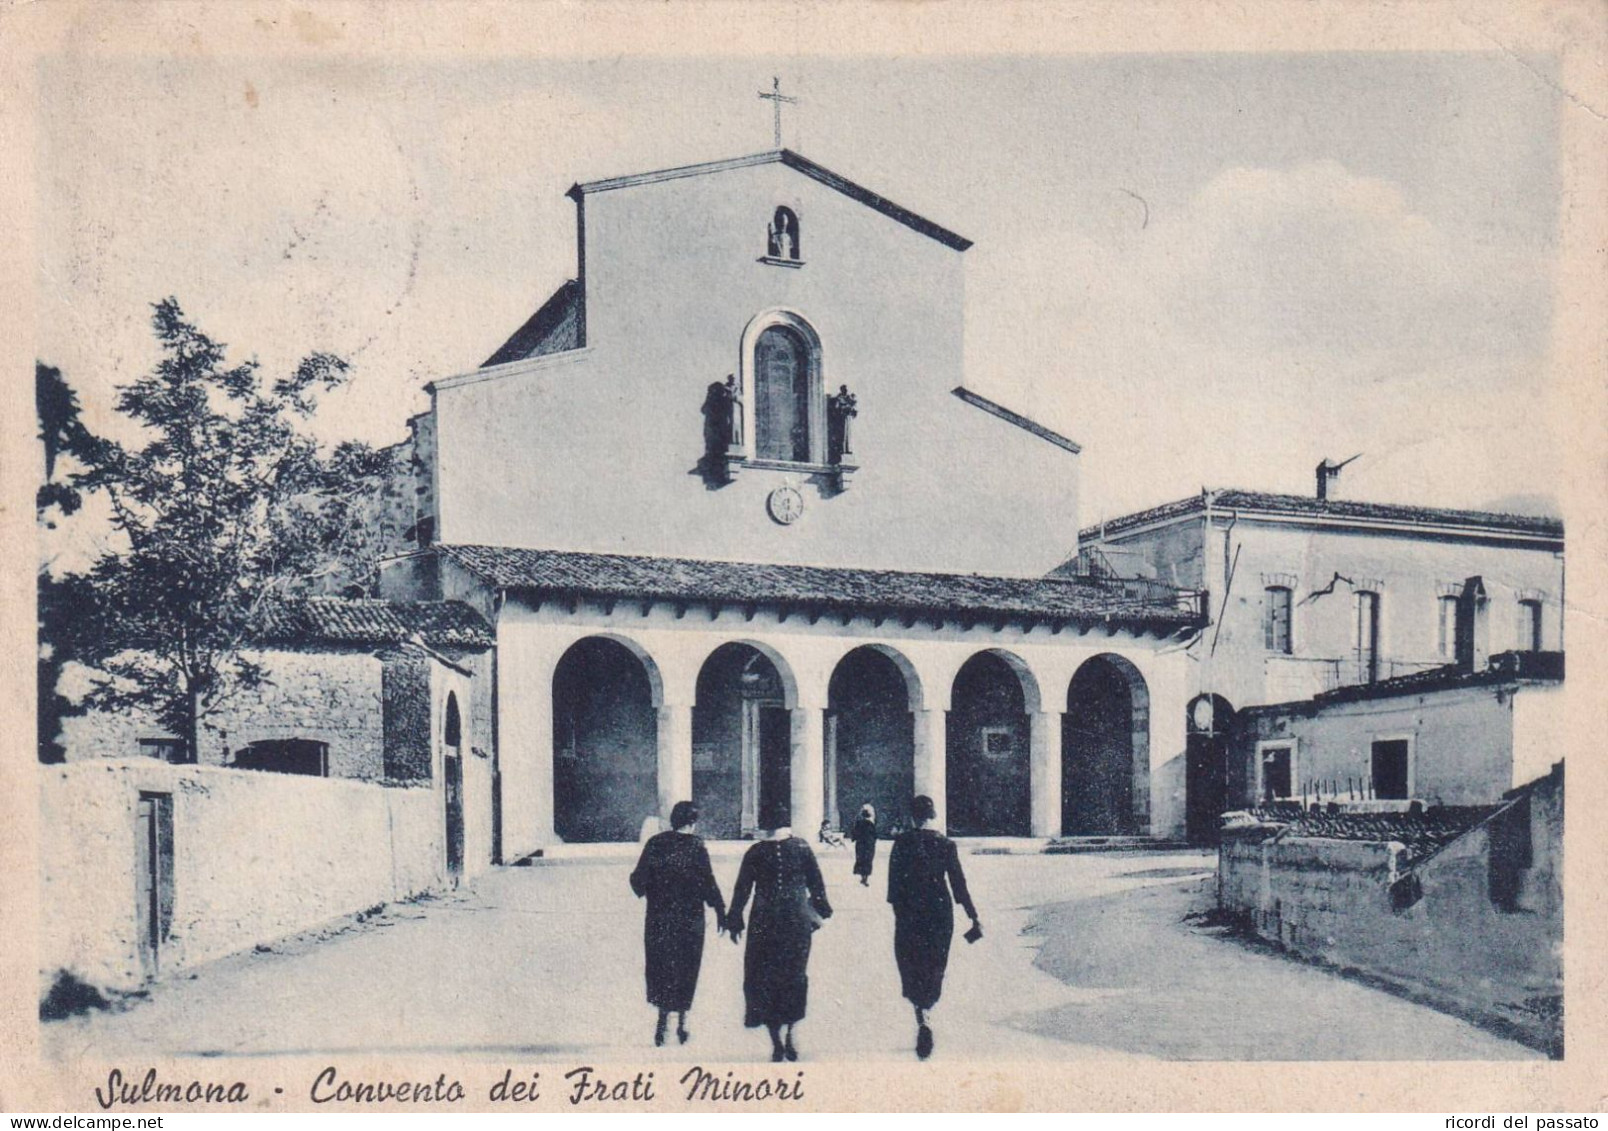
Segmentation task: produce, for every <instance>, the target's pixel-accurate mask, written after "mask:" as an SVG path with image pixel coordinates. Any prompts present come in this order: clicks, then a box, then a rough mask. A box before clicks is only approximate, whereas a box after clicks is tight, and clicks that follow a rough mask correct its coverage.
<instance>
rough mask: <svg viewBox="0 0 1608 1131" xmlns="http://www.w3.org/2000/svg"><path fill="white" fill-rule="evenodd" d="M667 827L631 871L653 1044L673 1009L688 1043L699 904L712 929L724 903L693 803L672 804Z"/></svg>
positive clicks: (700, 933) (700, 929) (660, 1040)
mask: <svg viewBox="0 0 1608 1131" xmlns="http://www.w3.org/2000/svg"><path fill="white" fill-rule="evenodd" d="M670 826H671V831H670V832H667V833H659V834H658V835H657V836H654V837H652V838H650V839H649V841H648V843H647V844H645V845H643V846H642V857H641V859H639V860H638V861H637V866H636V870H635V871H634V872H632V873H631V890H632V891H634V892H636V893H637V895H638V896H639V897H640V896H646V897H647V900H648V915H647V920H646V922H645V923H644V924H643V928H642V950H643V953H644V955H645V957H646V959H647V962H646V966H647V970H646V974H647V982H648V1004H649V1005H656V1006H658V1007H659V1021H658V1024H657V1025H655V1026H654V1029H653V1043H654V1044H656V1045H662V1044H664V1031H665V1028H666V1026H667V1025H668V1024H669V1020H670V1014H672V1013H674V1014H675V1015H676V1037H677V1038H678V1039H679V1040H680V1041H681V1043H682V1044H686V1043H687V1038H688V1037H689V1036H690V1035H691V1034H689V1033H688V1032H687V1011H688V1010H689V1009H691V1008H692V995H693V994H694V993H695V992H696V991H697V989H698V968H699V967H700V966H702V965H703V947H704V904H706V903H707V904H708V905H709V906H710V907H713V908H714V909H715V923H716V925H717V927H718V925H719V923H720V922H721V920H722V919H723V918H724V917H725V914H726V901H725V900H724V899H723V898H721V895H720V887H719V885H717V884H716V883H715V873H714V871H713V870H712V869H711V868H710V867H709V850H708V849H707V848H705V847H704V842H703V838H702V837H700V836H698V835H697V833H696V830H697V826H698V807H697V806H696V805H694V804H693V803H692V802H690V801H678V802H676V804H675V807H674V808H673V809H671V810H670Z"/></svg>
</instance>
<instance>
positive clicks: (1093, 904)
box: [45, 845, 1538, 1063]
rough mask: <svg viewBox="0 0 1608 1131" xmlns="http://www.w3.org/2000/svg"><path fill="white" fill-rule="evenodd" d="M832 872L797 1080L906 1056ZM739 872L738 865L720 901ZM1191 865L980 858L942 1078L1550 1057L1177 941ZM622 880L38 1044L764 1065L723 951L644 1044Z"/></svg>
mask: <svg viewBox="0 0 1608 1131" xmlns="http://www.w3.org/2000/svg"><path fill="white" fill-rule="evenodd" d="M885 855H886V845H884V846H883V849H882V855H881V858H879V861H878V865H879V874H878V876H876V877H875V878H874V881H873V886H872V887H871V888H870V889H869V890H868V889H866V888H862V887H860V886H859V885H858V884H857V883H855V882H853V878H852V877H851V876H850V874H849V866H850V856H849V854H848V853H847V852H844V851H838V852H831V851H828V852H827V853H826V855H825V856H824V857H823V861H822V863H823V868H824V870H825V872H826V876H827V885H828V892H829V895H830V898H831V900H832V903H833V906H834V907H835V908H836V911H837V914H836V915H835V916H834V918H833V919H832V920H831V921H830V922H828V923H827V924H826V926H825V927H824V928H823V929H822V930H821V931H820V933H819V934H817V936H816V944H815V951H814V955H813V957H812V959H811V964H810V985H811V994H810V1007H809V1017H808V1018H807V1019H806V1020H805V1022H804V1023H803V1024H801V1025H800V1026H799V1038H800V1047H801V1050H802V1052H803V1056H804V1059H805V1060H820V1059H840V1058H841V1059H850V1058H852V1059H855V1060H859V1061H872V1060H878V1059H904V1058H909V1057H912V1055H913V1054H912V1053H911V1051H910V1050H911V1048H912V1044H913V1040H914V1032H913V1028H914V1026H913V1021H912V1020H911V1016H910V1012H909V1009H908V1007H907V1006H906V1004H905V1003H904V1002H903V1000H902V999H901V998H900V997H899V984H898V978H897V975H896V973H895V971H894V966H893V958H892V934H893V931H892V922H891V915H890V913H889V912H888V909H887V905H886V904H885V903H884V902H883V898H882V880H883V876H882V875H881V874H880V872H881V865H882V864H883V862H884V861H885ZM737 863H738V860H737V857H736V855H734V854H732V853H731V852H729V851H722V852H721V853H719V854H718V855H717V857H716V860H715V871H716V874H717V877H718V878H719V879H720V881H721V883H722V885H723V886H724V888H725V890H727V891H728V892H729V891H730V886H731V884H732V882H733V880H734V879H735V876H736V870H737ZM1212 863H1213V858H1212V857H1211V856H1210V855H1207V854H1204V853H1198V852H1165V853H1162V852H1157V853H1142V854H1126V853H1125V854H1104V855H1085V856H999V855H984V856H967V857H966V858H965V866H966V869H967V873H968V876H969V878H970V880H971V886H972V890H973V892H974V893H975V894H976V895H977V896H978V897H979V905H980V909H981V911H982V915H983V922H984V925H985V927H986V929H987V937H986V938H985V939H984V940H983V941H982V942H980V943H978V944H977V945H976V946H967V945H966V944H965V943H963V942H961V941H960V940H959V939H957V940H956V943H955V948H954V952H953V957H952V959H951V963H950V977H949V980H948V982H947V984H946V987H945V993H944V1000H943V1002H942V1004H941V1005H940V1007H939V1010H938V1012H937V1014H936V1018H935V1025H936V1029H937V1037H938V1047H937V1052H936V1054H935V1059H955V1058H959V1059H969V1060H976V1059H988V1058H1001V1059H1004V1058H1024V1057H1027V1058H1045V1059H1071V1058H1128V1057H1159V1058H1176V1059H1239V1058H1247V1059H1268V1060H1313V1059H1337V1058H1355V1059H1367V1060H1392V1059H1398V1058H1399V1059H1426V1058H1431V1059H1437V1058H1438V1059H1470V1060H1479V1059H1485V1060H1489V1059H1510V1058H1530V1057H1535V1056H1537V1055H1538V1054H1535V1053H1532V1052H1531V1051H1530V1050H1528V1049H1526V1048H1524V1047H1523V1046H1521V1045H1518V1044H1514V1043H1512V1042H1510V1041H1506V1040H1503V1039H1501V1038H1498V1037H1495V1036H1492V1035H1489V1034H1487V1033H1485V1032H1482V1031H1481V1030H1479V1029H1477V1028H1475V1027H1473V1026H1471V1025H1469V1024H1466V1023H1465V1022H1462V1021H1459V1020H1456V1019H1454V1018H1451V1017H1447V1016H1445V1015H1443V1014H1440V1013H1437V1012H1435V1011H1433V1010H1430V1009H1427V1008H1424V1007H1422V1006H1418V1005H1414V1004H1411V1003H1409V1002H1406V1001H1403V1000H1400V999H1398V998H1395V997H1392V996H1390V995H1388V994H1385V993H1383V992H1380V991H1378V990H1374V989H1371V988H1368V987H1366V986H1362V985H1358V984H1356V983H1353V982H1349V981H1346V980H1343V979H1340V978H1336V977H1334V976H1331V975H1329V974H1325V973H1323V972H1321V971H1318V970H1315V969H1313V968H1311V967H1307V966H1304V965H1301V964H1298V963H1295V962H1292V961H1288V960H1285V959H1282V958H1279V957H1276V956H1273V955H1269V954H1267V953H1264V952H1260V951H1256V950H1253V949H1249V948H1247V947H1244V946H1242V945H1240V944H1238V943H1235V942H1232V941H1229V940H1225V939H1221V938H1217V937H1213V936H1212V935H1211V934H1210V933H1207V932H1203V931H1199V930H1197V929H1195V928H1192V927H1190V926H1189V925H1187V924H1185V923H1184V922H1183V921H1182V920H1183V918H1184V916H1185V914H1186V913H1187V912H1188V911H1189V910H1191V909H1192V908H1197V907H1202V906H1205V899H1206V893H1208V892H1209V890H1210V883H1211V873H1210V871H1209V869H1210V868H1211V866H1212ZM629 868H630V863H629V862H628V861H626V860H623V859H589V860H572V861H565V862H555V863H552V864H549V865H545V866H538V867H532V868H508V869H503V870H499V871H496V872H494V873H492V874H491V875H488V876H486V877H484V878H483V879H481V880H480V881H479V882H477V883H476V884H475V885H474V886H473V887H471V888H469V889H467V890H465V891H463V892H460V893H459V894H457V895H455V896H453V897H450V898H446V899H440V900H430V901H424V902H421V903H418V904H410V905H401V906H397V907H392V908H388V909H387V910H386V912H385V913H384V914H382V915H380V916H378V917H377V918H375V919H373V920H370V921H369V922H366V923H363V924H361V925H358V926H354V927H352V928H351V929H349V930H346V931H344V932H341V933H338V934H335V935H333V936H331V937H327V938H323V939H304V940H299V941H297V942H295V943H293V944H291V945H288V946H286V947H284V948H281V949H276V950H275V951H274V952H272V953H263V954H251V955H245V956H239V957H236V958H232V959H228V960H225V961H223V962H219V963H215V964H213V965H211V966H208V967H206V968H203V969H201V970H199V971H196V972H194V975H193V976H186V975H183V974H181V975H179V976H178V977H177V978H176V980H175V981H174V982H172V983H171V984H166V985H162V986H159V987H157V988H156V989H155V990H153V992H152V993H151V995H150V997H149V999H148V1000H146V1001H143V1002H140V1003H138V1004H136V1005H135V1006H134V1007H133V1008H131V1009H128V1010H126V1011H124V1012H120V1013H102V1014H96V1015H92V1016H88V1017H81V1018H75V1019H72V1020H69V1021H65V1022H58V1023H53V1024H51V1025H48V1026H46V1031H45V1039H46V1047H47V1049H48V1050H49V1051H50V1052H51V1053H52V1054H54V1055H55V1056H63V1057H69V1058H74V1057H78V1056H85V1055H90V1056H95V1057H108V1058H110V1057H120V1056H131V1055H142V1056H149V1055H150V1054H152V1053H168V1054H173V1055H220V1054H221V1055H226V1056H238V1055H307V1056H321V1055H336V1054H347V1055H350V1054H354V1053H360V1052H372V1053H377V1054H381V1055H396V1056H404V1055H412V1054H433V1053H437V1052H451V1053H455V1054H460V1055H465V1056H476V1055H484V1056H486V1057H488V1058H507V1057H510V1056H513V1055H518V1056H521V1057H522V1058H524V1059H526V1060H537V1059H543V1058H554V1059H557V1058H563V1059H573V1058H574V1057H576V1056H580V1055H584V1056H586V1057H587V1058H589V1059H591V1060H594V1061H595V1062H597V1063H609V1062H630V1061H641V1060H642V1059H643V1058H644V1057H647V1058H652V1057H655V1056H657V1057H659V1058H662V1059H665V1060H674V1061H676V1062H679V1063H684V1062H685V1061H686V1059H687V1057H688V1056H689V1055H696V1056H697V1057H698V1058H699V1059H700V1060H702V1061H705V1062H708V1061H714V1060H732V1061H754V1060H764V1059H767V1058H768V1048H769V1046H768V1041H767V1040H766V1037H765V1035H764V1032H763V1030H757V1031H749V1030H745V1029H744V1028H743V1027H742V1023H741V1017H742V989H741V980H742V963H741V954H740V952H739V950H738V948H737V947H735V946H733V945H732V944H731V942H730V941H728V940H726V939H724V938H717V937H716V936H714V935H713V934H711V936H710V940H709V943H708V948H707V950H706V954H705V960H704V968H703V976H702V980H701V982H700V985H699V990H698V1000H697V1004H696V1008H695V1009H694V1011H693V1013H692V1015H691V1018H690V1028H691V1030H692V1044H691V1045H689V1046H688V1047H687V1049H685V1050H681V1049H676V1048H673V1047H667V1048H666V1049H664V1050H662V1051H658V1052H656V1051H655V1050H654V1049H653V1048H652V1045H651V1032H652V1025H653V1016H654V1015H653V1011H652V1009H651V1008H650V1007H649V1006H647V1005H646V1004H645V1003H644V1001H643V996H642V974H641V970H642V960H641V949H642V942H641V925H642V909H641V904H640V903H639V902H638V901H637V900H636V899H634V898H633V897H632V895H631V893H630V890H629V888H628V886H627V884H626V873H627V872H628V871H629Z"/></svg>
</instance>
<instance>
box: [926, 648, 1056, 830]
mask: <svg viewBox="0 0 1608 1131" xmlns="http://www.w3.org/2000/svg"><path fill="white" fill-rule="evenodd" d="M1039 705H1040V697H1039V687H1038V680H1037V679H1036V678H1035V677H1034V675H1033V673H1032V671H1031V670H1030V669H1029V668H1028V666H1027V664H1026V663H1025V662H1024V661H1023V660H1022V659H1021V658H1020V657H1019V656H1016V655H1015V654H1014V653H1011V652H1008V651H1006V650H1004V649H1001V648H988V649H984V650H983V651H980V652H977V653H974V654H973V655H972V656H971V657H970V658H969V659H967V660H966V662H965V663H964V664H962V665H961V666H960V669H959V670H958V671H957V672H956V673H955V678H954V683H953V686H952V688H951V690H950V707H949V714H948V717H947V718H946V720H945V740H946V741H945V749H946V757H945V777H946V780H947V785H946V793H947V795H948V810H949V811H948V825H949V829H950V831H951V832H952V833H954V834H956V835H960V836H1027V835H1029V833H1030V831H1031V827H1032V780H1031V770H1030V765H1031V752H1030V749H1029V747H1030V743H1031V734H1032V730H1031V725H1032V724H1031V720H1030V719H1029V717H1028V716H1029V714H1031V713H1033V712H1036V711H1038V710H1039V709H1040V706H1039Z"/></svg>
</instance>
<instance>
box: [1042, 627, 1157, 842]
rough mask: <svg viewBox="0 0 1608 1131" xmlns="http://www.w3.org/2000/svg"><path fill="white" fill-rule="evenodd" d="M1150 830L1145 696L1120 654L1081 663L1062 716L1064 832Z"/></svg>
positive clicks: (1125, 833)
mask: <svg viewBox="0 0 1608 1131" xmlns="http://www.w3.org/2000/svg"><path fill="white" fill-rule="evenodd" d="M1149 827H1150V692H1149V689H1148V688H1147V687H1146V686H1145V681H1144V677H1143V676H1142V675H1140V674H1139V669H1137V668H1135V667H1134V666H1133V664H1132V663H1130V662H1129V661H1128V660H1125V659H1123V658H1122V657H1121V656H1115V655H1110V654H1107V655H1101V656H1095V657H1093V658H1091V659H1089V660H1086V661H1085V662H1084V663H1083V665H1082V666H1081V667H1080V668H1078V670H1077V672H1076V673H1075V674H1074V675H1073V676H1072V682H1071V683H1070V684H1069V685H1068V687H1067V693H1066V714H1065V715H1063V716H1062V717H1061V830H1062V832H1064V833H1065V834H1066V835H1067V836H1134V835H1139V834H1143V833H1145V832H1148V831H1149Z"/></svg>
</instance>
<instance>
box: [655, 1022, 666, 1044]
mask: <svg viewBox="0 0 1608 1131" xmlns="http://www.w3.org/2000/svg"><path fill="white" fill-rule="evenodd" d="M664 1022H665V1018H664V1016H663V1015H662V1014H661V1015H660V1017H659V1023H658V1024H657V1025H655V1026H654V1027H653V1043H654V1044H655V1045H657V1046H661V1047H662V1046H663V1045H664Z"/></svg>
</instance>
